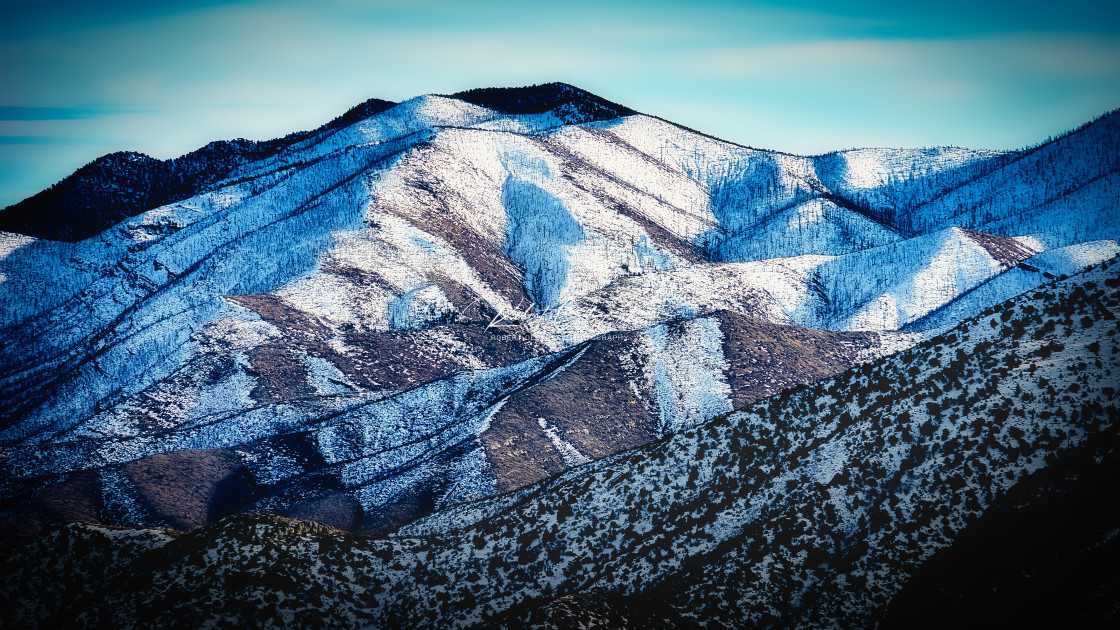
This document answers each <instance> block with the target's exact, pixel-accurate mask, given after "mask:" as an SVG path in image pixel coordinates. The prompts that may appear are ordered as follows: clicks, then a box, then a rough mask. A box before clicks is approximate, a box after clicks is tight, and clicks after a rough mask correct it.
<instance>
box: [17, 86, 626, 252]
mask: <svg viewBox="0 0 1120 630" xmlns="http://www.w3.org/2000/svg"><path fill="white" fill-rule="evenodd" d="M450 98H456V99H460V100H463V101H466V102H468V103H473V104H475V105H480V106H482V107H487V108H490V109H493V110H496V111H499V112H502V113H504V114H539V113H544V112H547V111H553V110H555V111H556V113H557V115H558V116H560V117H562V118H564V119H565V120H568V121H569V122H572V123H581V122H591V121H596V120H609V119H611V118H618V117H619V116H628V115H630V114H633V113H635V112H634V110H632V109H629V108H627V107H623V106H622V105H619V104H617V103H612V102H610V101H608V100H606V99H603V98H600V97H598V96H595V95H594V94H591V93H589V92H585V91H584V90H581V89H579V88H576V87H573V86H570V85H567V84H564V83H548V84H545V85H535V86H531V87H521V88H480V89H474V90H467V91H465V92H458V93H456V94H453V95H451V96H450ZM395 105H396V103H393V102H391V101H384V100H381V99H377V98H371V99H369V100H368V101H365V102H364V103H362V104H360V105H357V106H356V107H353V108H351V109H350V110H349V111H347V112H346V113H345V114H342V115H341V116H339V117H337V118H335V119H334V120H332V121H331V122H329V123H327V124H325V125H323V126H321V127H318V128H317V129H314V130H311V131H300V132H295V133H291V134H288V135H286V136H284V137H283V138H277V139H275V140H265V141H260V142H257V141H253V140H245V139H244V138H240V139H237V140H218V141H215V142H211V143H210V144H208V145H206V146H204V147H202V148H201V149H198V150H196V151H192V152H190V153H188V154H186V155H183V156H181V157H177V158H174V159H171V160H157V159H155V158H153V157H150V156H148V155H144V154H143V153H136V152H133V151H121V152H117V153H110V154H108V155H105V156H102V157H100V158H97V159H96V160H94V161H93V162H90V163H89V164H87V165H85V166H83V167H82V168H80V169H78V170H77V171H75V172H74V173H73V174H72V175H70V176H69V177H67V178H66V179H63V180H62V181H60V182H58V183H57V184H55V185H54V186H51V187H50V188H48V189H47V190H44V191H42V192H40V193H38V194H35V195H33V196H31V197H29V198H27V199H25V200H23V201H21V202H19V203H16V204H13V205H11V206H8V207H7V208H5V209H4V210H3V211H0V230H2V231H7V232H16V233H19V234H26V235H28V236H34V237H36V238H46V239H51V240H58V241H71V242H74V241H80V240H82V239H85V238H89V237H90V236H93V235H95V234H97V233H99V232H101V231H102V230H105V229H106V228H108V227H110V226H112V225H114V224H116V223H117V222H118V221H121V220H122V219H125V218H128V217H130V216H133V215H136V214H139V213H141V212H144V211H145V210H151V209H152V208H157V207H159V206H162V205H165V204H168V203H173V202H176V201H180V200H183V199H186V198H188V197H192V196H194V195H196V194H198V193H200V192H204V191H207V190H213V189H214V188H215V187H217V186H220V185H223V184H226V183H228V182H226V181H225V180H226V178H227V177H229V176H230V175H231V174H232V173H233V172H234V170H236V169H237V167H239V166H242V165H244V164H247V163H249V162H254V161H257V160H261V159H264V158H267V157H270V156H272V155H275V154H277V153H279V152H281V151H283V150H284V149H286V148H288V147H290V146H292V145H294V144H296V143H298V142H301V141H304V140H307V139H309V138H314V137H315V136H318V135H320V134H323V133H326V132H329V131H333V130H335V129H339V128H342V127H346V126H348V125H352V124H354V123H356V122H358V121H359V120H362V119H364V118H369V117H370V116H373V115H375V114H378V113H380V112H383V111H385V110H387V109H389V108H391V107H393V106H395Z"/></svg>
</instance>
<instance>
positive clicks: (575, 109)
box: [450, 82, 637, 123]
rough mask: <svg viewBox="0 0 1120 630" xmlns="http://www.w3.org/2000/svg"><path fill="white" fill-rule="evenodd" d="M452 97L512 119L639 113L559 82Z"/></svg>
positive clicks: (572, 119) (594, 117) (590, 118)
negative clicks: (553, 114)
mask: <svg viewBox="0 0 1120 630" xmlns="http://www.w3.org/2000/svg"><path fill="white" fill-rule="evenodd" d="M450 96H451V98H456V99H459V100H461V101H466V102H468V103H472V104H474V105H479V106H481V107H487V108H489V109H493V110H495V111H499V112H501V113H503V114H509V115H518V114H543V113H545V112H548V111H555V112H556V113H557V114H558V115H560V116H561V117H563V118H565V119H566V120H568V121H569V122H573V123H580V122H592V121H596V120H610V119H612V118H619V117H621V116H629V115H632V114H636V113H637V112H636V111H634V110H632V109H630V108H629V107H626V106H624V105H619V104H618V103H614V102H611V101H608V100H606V99H605V98H602V97H600V96H596V95H595V94H592V93H591V92H588V91H587V90H584V89H581V88H578V87H575V86H574V85H569V84H567V83H560V82H553V83H542V84H540V85H529V86H524V87H491V88H477V89H473V90H467V91H465V92H456V93H455V94H451V95H450Z"/></svg>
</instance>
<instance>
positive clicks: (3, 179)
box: [0, 0, 1120, 206]
mask: <svg viewBox="0 0 1120 630" xmlns="http://www.w3.org/2000/svg"><path fill="white" fill-rule="evenodd" d="M7 4H8V5H11V4H13V3H7ZM1118 4H1120V3H1115V2H1083V1H1080V0H1067V1H1065V2H1053V1H1050V2H1033V1H1026V2H1023V1H1020V2H1010V1H996V2H977V1H976V0H970V1H967V2H965V1H959V0H943V1H940V2H936V3H923V4H914V5H912V6H908V3H900V2H897V1H886V0H865V1H861V2H846V3H845V2H819V1H812V0H804V1H795V2H782V3H775V2H715V1H705V0H696V1H694V2H689V3H681V2H667V1H658V0H645V1H642V2H638V1H615V2H607V1H598V2H596V1H589V0H566V1H565V2H550V3H529V2H525V1H524V0H521V1H496V2H453V1H448V0H382V1H360V0H322V1H320V2H314V3H312V2H295V1H279V2H277V1H272V2H265V1H261V0H256V1H254V0H250V1H243V2H233V1H230V2H220V1H210V2H198V1H188V0H172V1H170V2H160V3H158V5H159V6H152V5H153V3H150V2H141V1H139V0H125V1H117V0H108V1H107V2H101V3H96V4H94V3H88V2H81V3H79V2H68V1H63V2H58V1H49V0H44V1H40V2H35V3H20V5H19V6H5V7H4V8H0V61H2V63H0V85H3V86H4V87H3V91H2V92H0V206H6V205H8V204H10V203H13V202H15V201H18V200H19V199H22V198H23V197H26V196H28V195H30V194H33V193H34V192H37V191H38V190H41V189H42V188H44V187H46V186H49V185H50V184H52V183H54V182H55V181H57V180H58V179H61V178H62V177H64V176H65V175H67V174H69V173H70V172H72V171H73V170H74V169H75V168H77V167H79V166H81V165H82V164H85V163H87V162H89V161H90V160H92V159H94V158H96V157H97V156H99V155H102V154H104V153H107V152H110V151H116V150H124V149H130V150H138V151H143V152H145V153H148V154H150V155H153V156H156V157H160V158H168V157H174V156H176V155H179V154H182V153H185V152H187V151H190V150H192V149H194V148H197V147H198V146H201V145H203V144H205V143H206V142H208V141H210V140H216V139H223V138H236V137H247V138H254V139H265V138H271V137H276V136H280V135H284V134H286V133H288V132H290V131H295V130H299V129H306V128H312V127H315V126H317V125H319V124H321V123H323V122H325V121H327V120H329V119H331V118H333V117H334V116H336V115H338V114H339V113H341V112H343V111H345V110H346V109H348V108H349V107H350V106H352V105H354V104H356V103H358V102H360V101H362V100H364V99H366V98H370V97H374V96H376V97H380V98H385V99H389V100H404V99H407V98H410V97H412V96H416V95H419V94H425V93H450V92H455V91H458V90H462V89H467V88H472V87H481V86H491V85H525V84H532V83H542V82H547V81H553V80H560V81H566V82H569V83H572V84H574V85H578V86H580V87H583V88H585V89H588V90H591V91H592V92H595V93H597V94H599V95H601V96H604V97H606V98H608V99H611V100H614V101H618V102H621V103H624V104H626V105H628V106H630V107H633V108H635V109H638V110H640V111H644V112H648V113H651V114H656V115H658V116H661V117H663V118H667V119H670V120H673V121H675V122H679V123H681V124H684V125H687V126H689V127H693V128H695V129H698V130H701V131H704V132H707V133H710V134H713V135H716V136H719V137H722V138H726V139H728V140H733V141H736V142H740V143H743V144H749V145H751V146H756V147H764V148H775V149H782V150H786V151H792V152H796V153H806V154H812V153H821V152H825V151H829V150H832V149H839V148H847V147H852V146H930V145H946V144H953V145H961V146H970V147H983V148H1016V147H1021V146H1024V145H1027V144H1032V143H1035V142H1037V141H1040V140H1042V139H1044V138H1045V137H1047V136H1049V135H1053V134H1058V133H1060V132H1061V131H1063V130H1065V129H1068V128H1070V127H1074V126H1076V125H1078V124H1080V123H1082V122H1085V121H1087V120H1089V119H1091V118H1093V117H1095V116H1097V115H1099V114H1101V113H1104V112H1105V111H1108V110H1110V109H1113V108H1116V107H1120V8H1118V7H1117V5H1118Z"/></svg>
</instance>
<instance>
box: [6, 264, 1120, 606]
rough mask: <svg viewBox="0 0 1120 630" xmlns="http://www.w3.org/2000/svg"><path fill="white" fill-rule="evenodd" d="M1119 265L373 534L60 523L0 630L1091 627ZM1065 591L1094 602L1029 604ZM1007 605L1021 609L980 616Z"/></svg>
mask: <svg viewBox="0 0 1120 630" xmlns="http://www.w3.org/2000/svg"><path fill="white" fill-rule="evenodd" d="M1118 263H1120V259H1114V260H1111V261H1108V262H1106V263H1105V264H1102V265H1099V266H1097V267H1095V268H1093V269H1091V270H1089V271H1087V272H1085V273H1081V274H1078V275H1076V276H1073V277H1071V278H1069V279H1066V280H1061V281H1057V282H1054V283H1050V284H1048V285H1046V286H1044V287H1041V288H1039V289H1037V290H1033V291H1031V292H1029V293H1027V294H1024V295H1021V296H1019V297H1017V298H1015V299H1012V300H1009V301H1006V302H1003V303H1001V304H998V305H995V306H994V307H992V308H990V309H987V310H986V311H984V312H983V313H981V314H980V315H979V316H977V317H974V318H971V319H968V320H966V321H964V322H962V323H960V324H959V325H958V326H956V327H954V328H953V329H950V330H947V331H944V332H943V333H942V334H939V335H937V336H935V337H933V338H931V339H928V340H926V341H923V342H921V343H919V344H917V345H916V346H915V347H913V348H910V349H908V350H905V351H902V352H899V353H896V354H894V355H892V356H889V357H884V358H880V359H877V360H875V361H873V362H869V363H865V364H863V365H862V366H860V367H858V368H855V369H852V370H848V371H847V372H844V373H843V374H840V375H838V376H833V377H831V378H828V379H824V380H820V381H817V382H816V383H813V384H807V385H800V386H797V387H793V388H790V389H786V390H784V391H783V392H782V393H781V394H780V395H777V396H771V397H768V398H766V399H764V400H761V401H758V402H755V403H753V404H750V405H747V406H745V407H744V408H743V409H742V410H740V411H736V412H733V413H729V414H723V415H721V416H718V417H717V418H715V419H713V420H711V421H708V422H706V423H703V424H700V425H697V426H695V427H692V428H689V429H686V430H684V431H681V432H678V433H676V434H674V435H671V436H669V437H667V438H666V439H664V440H662V441H659V442H657V443H654V444H649V445H646V446H642V447H639V448H636V449H633V450H630V451H627V452H625V453H620V454H617V455H614V456H611V457H607V458H604V459H600V460H598V461H596V462H593V463H588V464H586V465H583V466H580V467H578V468H575V469H573V470H570V471H568V472H566V473H564V474H561V475H559V476H557V477H553V478H551V479H549V480H546V481H542V482H539V483H538V484H536V485H533V486H530V487H527V488H525V489H523V490H521V491H519V492H514V493H511V494H506V495H503V496H501V497H497V498H494V499H490V500H487V501H482V502H478V503H474V504H470V505H466V506H461V507H458V508H454V509H451V510H447V511H443V512H439V513H436V514H433V515H431V516H429V517H427V518H425V519H421V520H419V521H417V522H415V523H413V524H411V525H409V526H406V527H404V528H401V529H400V530H398V532H397V533H395V534H394V535H392V536H389V537H384V538H379V539H374V538H363V537H359V536H354V535H351V534H347V533H344V532H340V531H338V530H335V529H332V528H329V527H326V526H323V525H319V524H315V523H306V522H298V521H291V520H287V519H282V518H279V517H275V516H260V515H242V516H234V517H230V518H228V519H226V520H223V521H220V522H219V523H216V524H214V525H211V526H208V527H204V528H200V529H196V530H194V531H192V532H190V533H186V534H179V533H176V532H172V531H166V530H151V529H148V530H144V529H141V530H121V529H111V528H105V527H101V526H95V525H68V526H62V527H57V528H54V529H52V530H50V531H48V532H46V533H44V534H42V535H40V536H39V537H37V538H34V539H31V540H29V541H27V542H25V543H23V544H22V545H19V546H15V547H9V548H7V549H6V550H5V551H4V552H3V553H4V558H3V560H4V561H3V563H2V564H0V566H4V567H6V569H5V571H4V573H3V577H2V578H0V581H2V583H3V585H4V586H3V588H4V589H5V590H6V592H9V593H17V594H18V600H17V601H19V603H20V605H18V606H14V607H10V608H5V609H4V613H3V614H5V615H6V618H5V624H6V625H7V624H8V623H12V624H20V625H28V626H31V625H36V624H40V625H43V626H49V625H51V624H54V623H57V622H66V623H67V624H68V625H73V626H75V627H102V626H111V627H122V628H127V627H150V626H159V627H197V626H198V625H199V624H200V623H214V624H218V625H253V626H261V627H273V626H282V625H293V624H295V625H300V626H304V627H452V628H455V627H517V628H521V627H533V628H560V627H576V626H579V627H604V626H609V627H620V628H622V627H635V628H636V627H651V626H657V627H682V628H683V627H696V626H697V625H707V626H713V625H715V626H723V627H739V626H744V625H749V626H752V627H755V626H757V627H837V626H839V627H872V626H875V625H876V624H878V623H879V622H881V621H883V620H884V618H885V619H886V620H887V621H888V623H890V624H893V625H892V626H891V627H895V626H902V627H910V622H911V621H917V623H918V624H919V625H926V623H927V622H928V621H930V620H931V619H933V620H938V619H943V620H958V619H959V620H963V622H964V623H965V624H966V625H971V624H974V623H978V622H979V623H983V621H984V619H985V618H984V617H979V618H977V617H972V616H970V614H971V613H973V612H974V611H975V610H976V608H975V607H974V606H973V605H970V602H972V603H978V604H979V605H980V606H989V608H988V609H989V610H991V611H992V612H993V613H997V612H998V614H999V616H998V617H995V618H996V619H997V620H998V621H999V622H1001V623H1002V622H1004V621H1006V620H1007V619H1008V618H1026V619H1030V620H1033V621H1037V620H1039V619H1057V620H1059V621H1060V622H1063V623H1068V622H1069V621H1071V620H1073V619H1079V620H1081V621H1082V622H1085V623H1089V624H1099V625H1100V627H1109V626H1110V625H1112V624H1114V623H1115V621H1116V619H1117V617H1118V616H1120V611H1118V610H1117V609H1116V607H1115V602H1116V600H1115V598H1114V594H1115V592H1116V588H1117V582H1116V579H1115V572H1114V571H1112V570H1111V567H1112V566H1113V565H1112V564H1109V559H1113V560H1114V559H1115V557H1116V545H1115V532H1116V528H1117V526H1118V525H1120V523H1118V522H1117V512H1116V510H1115V509H1114V502H1112V501H1108V500H1107V499H1108V498H1109V497H1112V496H1113V495H1114V494H1115V487H1114V486H1115V484H1113V483H1111V479H1112V477H1111V476H1110V475H1109V473H1110V471H1114V469H1115V465H1116V460H1115V455H1116V449H1117V447H1118V446H1120V442H1118V441H1117V438H1118V434H1117V429H1118V428H1120V422H1118V421H1120V408H1118V407H1117V404H1116V387H1117V386H1118V385H1120V383H1118V382H1117V376H1116V375H1117V374H1120V336H1118V335H1117V334H1116V333H1117V330H1118V329H1117V326H1116V322H1117V321H1118V319H1117V316H1118V315H1120V265H1118ZM1069 510H1072V511H1069ZM1072 516H1077V517H1085V518H1086V520H1085V521H1078V522H1076V523H1073V522H1071V521H1070V520H1069V519H1070V517H1072ZM1054 528H1057V529H1054ZM1051 533H1053V534H1059V535H1060V534H1063V533H1070V534H1072V535H1070V536H1069V537H1063V538H1059V539H1055V538H1053V537H1051V536H1050V535H1049V534H1051ZM992 542H994V543H995V546H994V547H990V546H989V544H990V543H992ZM958 545H959V547H958ZM971 554H978V555H971ZM1102 554H1107V555H1102ZM1003 558H1008V559H1011V560H1013V561H1015V562H1019V563H1021V564H1020V565H1018V566H1024V567H1040V568H1041V569H1042V570H1039V571H1034V570H1032V571H1031V572H1029V573H1022V574H1018V573H1015V572H1014V567H1015V566H1016V565H1014V564H1012V565H1010V566H1009V565H1007V564H1004V563H1003ZM1093 568H1098V569H1105V570H1106V572H1105V573H1104V574H1102V575H1093V574H1091V573H1086V572H1085V571H1086V569H1090V570H1091V569H1093ZM989 571H995V572H996V573H997V574H998V573H999V572H1000V571H1002V572H1003V575H1006V576H1007V577H995V578H994V579H995V581H994V582H991V581H989V580H990V579H992V578H989V577H988V576H989V575H990V573H989ZM1069 574H1072V575H1073V576H1075V579H1076V580H1077V581H1076V582H1074V584H1085V585H1087V586H1089V587H1091V588H1087V589H1086V590H1085V591H1077V592H1071V591H1073V589H1072V588H1070V587H1069V586H1068V585H1067V588H1064V589H1063V588H1059V589H1058V590H1057V591H1046V592H1044V593H1042V594H1043V595H1044V596H1043V597H1041V598H1036V599H1030V596H1031V594H1032V593H1038V592H1039V589H1040V588H1042V589H1044V588H1045V587H1047V586H1048V585H1055V584H1059V585H1060V581H1062V580H1066V579H1068V578H1066V577H1064V576H1066V575H1069ZM60 576H62V578H61V579H60ZM988 584H997V585H999V586H1000V587H1001V588H1000V592H1001V595H999V597H1000V599H998V600H993V599H992V596H991V594H990V593H984V591H983V589H984V588H985V587H986V586H987V585H988ZM938 585H940V586H938ZM1005 585H1009V586H1011V588H1009V589H1008V590H1009V591H1010V592H1009V593H1004V591H1003V588H1002V587H1003V586H1005ZM981 593H984V594H981ZM1067 593H1068V594H1069V595H1070V596H1071V598H1070V599H1064V597H1065V596H1066V594H1067ZM942 594H944V595H942ZM957 594H960V595H957ZM970 597H971V599H969V598H970ZM1004 603H1009V604H1015V603H1022V604H1024V605H1027V606H1029V609H1028V610H1027V611H1014V610H1013V611H1006V610H1002V609H998V608H996V609H993V608H992V607H993V606H1000V605H1002V604H1004ZM930 606H932V608H930ZM1028 611H1029V615H1030V616H1029V617H1028V616H1026V614H1028ZM931 614H932V615H933V616H932V617H931V616H930V615H931ZM1009 614H1010V615H1011V617H1008V616H1007V615H1009Z"/></svg>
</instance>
